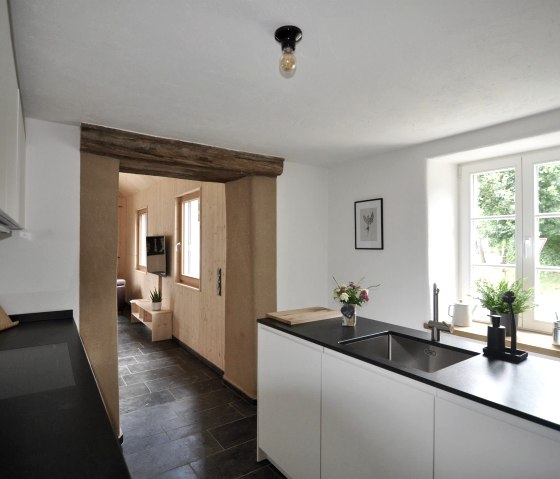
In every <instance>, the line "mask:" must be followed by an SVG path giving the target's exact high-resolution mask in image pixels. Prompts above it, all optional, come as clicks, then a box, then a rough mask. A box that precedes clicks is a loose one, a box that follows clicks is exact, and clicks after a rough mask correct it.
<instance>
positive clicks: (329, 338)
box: [258, 318, 560, 431]
mask: <svg viewBox="0 0 560 479" xmlns="http://www.w3.org/2000/svg"><path fill="white" fill-rule="evenodd" d="M258 321H259V323H261V324H264V325H266V326H269V327H271V328H274V329H277V330H280V331H283V332H285V333H288V334H291V335H293V336H297V337H299V338H302V339H305V340H308V341H311V342H313V343H315V344H318V345H320V346H323V347H325V348H328V349H332V350H334V351H337V352H339V353H342V354H346V355H348V356H352V357H354V358H356V359H360V360H363V361H366V362H368V363H371V364H374V365H375V366H379V367H381V368H384V369H388V370H390V371H393V372H395V373H397V374H401V375H403V376H407V377H409V378H412V379H416V380H418V381H421V382H423V383H425V384H429V385H430V386H434V387H436V388H438V389H442V390H445V391H448V392H451V393H453V394H457V395H459V396H462V397H465V398H467V399H471V400H473V401H477V402H479V403H482V404H485V405H487V406H490V407H493V408H496V409H500V410H502V411H505V412H507V413H510V414H514V415H516V416H519V417H521V418H523V419H527V420H529V421H533V422H535V423H538V424H541V425H543V426H547V427H550V428H553V429H556V430H558V431H560V362H558V361H553V360H550V359H544V358H539V357H536V356H534V355H531V353H529V357H528V358H527V360H526V361H524V362H522V363H520V364H510V363H507V362H504V361H499V360H496V359H489V358H487V357H486V356H483V355H482V347H483V346H485V344H483V343H481V342H475V341H472V340H468V339H465V338H460V337H457V336H452V335H450V334H448V333H441V342H440V344H443V345H449V346H453V347H458V348H462V349H467V350H469V351H473V352H477V353H480V354H479V355H478V356H474V357H472V358H470V359H467V360H465V361H462V362H460V363H457V364H455V365H453V366H449V367H447V368H445V369H441V370H439V371H436V372H433V373H426V372H423V371H420V370H418V369H412V368H405V367H398V366H396V365H395V363H392V362H391V361H388V360H384V359H382V358H379V359H376V358H373V357H365V356H362V355H360V354H357V353H354V352H352V351H351V350H350V348H348V347H345V346H344V345H342V344H339V341H341V340H346V339H351V338H357V337H361V336H366V335H369V334H375V333H380V332H384V331H395V332H399V333H402V334H407V335H409V336H414V337H417V338H421V339H425V340H430V333H425V332H423V331H418V330H415V329H410V328H405V327H401V326H397V325H394V324H390V323H384V322H381V321H375V320H371V319H366V318H358V321H357V325H356V327H355V328H349V327H343V326H342V325H341V324H342V320H341V319H327V320H323V321H314V322H311V323H304V324H299V325H294V326H289V325H287V324H284V323H281V322H279V321H276V320H274V319H269V318H265V319H259V320H258Z"/></svg>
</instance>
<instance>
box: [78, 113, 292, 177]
mask: <svg viewBox="0 0 560 479" xmlns="http://www.w3.org/2000/svg"><path fill="white" fill-rule="evenodd" d="M80 151H81V152H83V153H91V154H93V155H99V156H106V157H109V158H114V159H116V160H119V162H120V167H119V170H120V171H122V172H123V173H136V174H141V175H153V176H168V177H173V178H182V179H186V180H197V181H214V182H219V183H227V182H228V181H233V180H238V179H239V178H243V177H244V176H256V175H258V176H273V177H274V176H279V175H281V174H282V171H283V169H284V159H283V158H278V157H275V156H266V155H258V154H255V153H245V152H241V151H234V150H227V149H225V148H217V147H213V146H208V145H200V144H197V143H188V142H186V141H181V140H172V139H169V138H159V137H157V136H149V135H143V134H140V133H134V132H130V131H124V130H117V129H114V128H106V127H103V126H97V125H90V124H87V123H82V125H81V139H80Z"/></svg>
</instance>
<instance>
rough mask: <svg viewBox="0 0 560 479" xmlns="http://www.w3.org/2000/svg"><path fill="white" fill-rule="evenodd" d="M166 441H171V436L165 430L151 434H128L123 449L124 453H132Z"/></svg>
mask: <svg viewBox="0 0 560 479" xmlns="http://www.w3.org/2000/svg"><path fill="white" fill-rule="evenodd" d="M166 442H169V436H168V435H167V434H166V433H165V432H160V433H157V434H152V435H150V436H142V435H138V436H135V435H132V434H127V435H126V436H125V437H124V441H123V443H122V451H123V454H125V455H126V454H128V455H130V454H133V453H135V452H138V451H143V450H144V449H148V448H149V447H153V446H156V445H158V444H163V443H166Z"/></svg>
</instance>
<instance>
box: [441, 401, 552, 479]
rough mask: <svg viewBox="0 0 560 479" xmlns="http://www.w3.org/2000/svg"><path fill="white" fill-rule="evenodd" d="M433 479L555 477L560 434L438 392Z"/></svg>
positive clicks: (546, 478)
mask: <svg viewBox="0 0 560 479" xmlns="http://www.w3.org/2000/svg"><path fill="white" fill-rule="evenodd" d="M438 396H444V397H445V399H443V398H442V397H438V398H437V399H436V414H435V416H436V422H435V424H436V425H435V454H434V458H435V474H434V478H435V479H449V478H450V477H452V478H453V479H472V478H477V479H495V478H499V477H504V478H508V479H526V478H528V477H529V478H535V479H537V478H543V479H548V478H556V477H560V432H558V431H554V430H553V429H549V428H546V427H542V426H539V425H537V424H534V423H531V422H529V421H525V420H523V419H520V418H517V417H515V416H512V415H510V414H506V413H503V412H501V411H497V410H495V409H492V408H489V407H487V406H483V405H481V404H478V403H475V402H472V401H467V400H466V399H463V398H460V397H457V396H452V395H449V394H445V393H440V392H438Z"/></svg>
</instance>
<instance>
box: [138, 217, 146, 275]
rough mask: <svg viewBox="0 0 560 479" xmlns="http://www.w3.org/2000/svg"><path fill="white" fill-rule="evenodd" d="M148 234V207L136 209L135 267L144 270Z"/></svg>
mask: <svg viewBox="0 0 560 479" xmlns="http://www.w3.org/2000/svg"><path fill="white" fill-rule="evenodd" d="M147 235H148V208H142V209H140V210H138V211H136V269H138V270H140V271H144V272H145V271H146V265H147V256H146V236H147Z"/></svg>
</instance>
